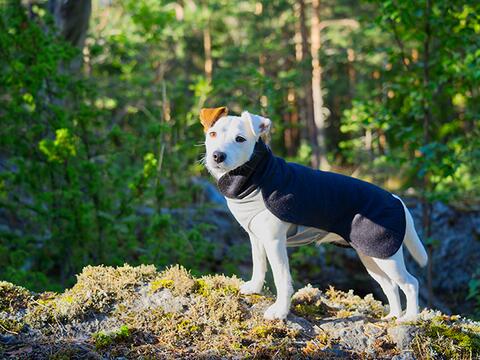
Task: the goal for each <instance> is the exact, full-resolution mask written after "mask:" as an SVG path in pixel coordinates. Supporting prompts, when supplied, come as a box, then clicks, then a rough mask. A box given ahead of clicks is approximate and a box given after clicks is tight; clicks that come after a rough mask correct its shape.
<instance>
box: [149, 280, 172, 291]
mask: <svg viewBox="0 0 480 360" xmlns="http://www.w3.org/2000/svg"><path fill="white" fill-rule="evenodd" d="M174 284H175V283H174V282H173V280H170V279H158V280H154V281H152V282H151V283H150V292H152V293H154V292H155V291H157V290H159V289H172V288H173V286H174Z"/></svg>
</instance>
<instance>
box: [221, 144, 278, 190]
mask: <svg viewBox="0 0 480 360" xmlns="http://www.w3.org/2000/svg"><path fill="white" fill-rule="evenodd" d="M272 158H273V154H272V151H271V150H270V148H269V147H268V146H267V145H266V144H265V143H264V142H263V140H262V139H259V140H258V141H257V143H256V144H255V148H254V149H253V154H252V156H251V157H250V160H248V161H247V162H246V163H245V164H243V165H241V166H239V167H237V168H235V169H233V170H231V171H229V172H228V173H226V174H224V175H222V176H221V177H220V178H219V179H218V181H217V185H218V188H219V190H220V192H221V193H222V194H223V195H224V196H226V197H228V198H231V199H243V198H244V197H246V196H247V195H249V194H250V193H252V192H253V191H254V190H255V189H257V188H258V187H259V186H260V181H261V180H262V178H263V174H264V172H265V171H266V168H267V165H268V162H269V161H270V160H271V159H272Z"/></svg>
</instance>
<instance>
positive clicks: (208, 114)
mask: <svg viewBox="0 0 480 360" xmlns="http://www.w3.org/2000/svg"><path fill="white" fill-rule="evenodd" d="M227 115H228V108H227V107H226V106H222V107H218V108H203V109H202V110H200V122H201V123H202V125H203V131H205V132H207V130H208V129H210V128H211V127H212V126H213V124H215V122H216V121H217V120H218V119H220V118H221V117H222V116H227Z"/></svg>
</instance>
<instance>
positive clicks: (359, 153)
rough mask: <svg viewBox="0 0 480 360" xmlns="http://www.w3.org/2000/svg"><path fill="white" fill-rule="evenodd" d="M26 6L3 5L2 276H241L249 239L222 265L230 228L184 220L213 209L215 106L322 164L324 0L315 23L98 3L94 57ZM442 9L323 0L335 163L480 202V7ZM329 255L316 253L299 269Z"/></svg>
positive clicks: (52, 279)
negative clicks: (210, 159)
mask: <svg viewBox="0 0 480 360" xmlns="http://www.w3.org/2000/svg"><path fill="white" fill-rule="evenodd" d="M22 3H25V2H21V1H20V0H12V1H8V2H3V3H2V5H1V6H0V118H1V123H0V153H1V157H0V218H1V226H0V265H1V266H0V278H2V279H7V280H9V281H13V282H15V283H18V284H21V285H24V286H27V287H28V288H31V289H33V290H37V289H45V288H49V289H51V290H60V289H61V288H63V287H66V286H69V285H71V284H72V282H73V275H74V274H75V273H77V272H78V271H79V270H80V269H81V268H82V267H83V266H85V265H87V264H107V265H119V264H123V263H124V262H129V263H132V264H139V263H154V264H155V265H157V266H159V267H164V266H167V265H169V264H172V263H181V264H183V265H185V266H187V267H188V268H189V269H192V273H194V274H201V273H206V272H209V271H213V270H215V271H219V270H221V271H224V272H226V273H234V272H237V271H238V264H239V263H240V262H241V261H245V259H246V258H248V253H246V252H245V246H244V245H243V244H239V245H238V244H237V245H234V247H232V248H231V249H230V252H229V253H228V254H227V255H226V256H225V258H224V259H222V260H218V259H217V258H215V257H214V253H215V252H214V250H215V244H214V243H212V242H207V241H205V239H204V235H205V234H206V233H207V232H210V233H212V232H213V231H214V230H215V229H212V227H211V226H209V225H207V224H198V223H197V224H194V225H192V226H190V227H189V228H188V229H186V228H184V226H183V224H185V221H184V220H185V219H186V218H188V219H189V218H190V213H189V212H188V211H187V212H183V211H181V210H179V209H183V210H184V209H188V210H191V208H192V204H194V203H195V206H197V205H198V203H197V201H196V199H197V198H198V196H196V195H197V191H198V189H197V188H196V187H194V186H192V182H191V177H192V176H199V175H206V173H205V170H204V169H203V166H202V165H201V164H200V163H199V162H198V159H199V158H200V153H201V152H202V149H201V148H199V147H197V146H196V145H198V143H199V142H200V141H202V137H203V133H202V130H201V126H200V124H199V122H198V112H199V110H200V108H201V107H203V106H219V105H226V106H228V107H229V108H230V111H231V112H232V113H239V112H240V111H242V110H244V109H248V110H249V111H252V112H257V113H261V114H264V115H268V116H269V117H270V118H271V119H272V120H273V122H274V127H273V129H274V130H273V134H272V147H274V149H275V152H276V153H278V154H280V155H288V157H289V158H291V159H293V160H295V161H298V162H301V163H304V164H308V163H309V162H310V158H311V153H312V148H313V144H312V143H311V139H312V137H311V135H312V134H310V129H309V126H308V124H307V122H306V120H305V119H306V116H305V112H307V113H308V111H307V110H308V109H306V107H307V104H306V103H305V102H304V101H303V100H305V99H307V98H308V96H309V91H310V90H311V89H309V84H311V68H310V66H311V58H310V53H309V51H310V49H309V48H308V45H309V44H308V41H307V43H306V44H304V45H306V46H307V47H306V48H304V49H303V52H302V51H301V50H302V49H301V46H300V45H301V36H300V33H301V32H302V31H305V32H307V33H308V32H309V25H310V20H309V19H310V17H311V5H310V3H309V2H308V1H307V2H305V4H306V11H305V14H304V15H305V19H304V21H303V23H301V19H300V17H299V14H298V6H299V4H300V3H299V2H297V1H292V0H281V1H249V0H246V1H240V2H226V1H223V0H222V1H221V0H214V1H208V2H187V3H183V2H172V1H166V0H161V1H156V0H126V1H110V2H95V1H94V2H92V3H93V11H92V17H91V19H90V20H91V21H90V30H89V33H88V35H87V39H86V42H85V47H84V49H82V51H80V50H79V49H77V48H72V47H71V46H70V45H69V44H67V43H65V41H63V40H62V37H61V36H60V35H59V34H58V31H56V29H55V28H54V21H53V19H52V17H51V16H50V13H49V11H48V10H47V7H46V2H45V1H41V2H39V4H37V5H34V6H32V7H31V9H27V8H26V7H24V5H22ZM426 4H427V3H426V1H420V2H396V1H369V2H367V3H364V2H361V3H355V4H353V3H352V2H351V1H344V0H337V1H334V2H330V3H324V4H322V9H321V14H320V15H321V16H320V17H321V20H322V21H325V22H324V23H323V25H325V26H324V27H323V28H322V33H321V39H322V46H321V54H320V60H321V66H322V81H323V82H322V87H323V90H324V91H323V94H324V102H325V104H324V105H325V109H324V111H325V113H326V114H328V117H327V126H326V128H325V131H326V135H327V150H328V157H329V159H330V161H331V162H332V164H334V165H348V166H351V167H354V168H358V167H360V170H362V173H361V174H362V175H365V176H367V177H368V178H372V179H374V180H375V181H376V182H382V181H385V182H386V183H387V182H388V181H390V180H392V179H393V180H396V181H397V184H398V186H397V187H400V188H403V189H407V188H413V189H414V190H415V191H416V192H417V193H418V194H420V195H422V196H423V197H424V198H426V199H427V200H429V201H432V200H437V199H440V200H452V199H455V200H464V199H466V200H467V201H469V202H470V201H474V200H475V199H477V200H478V198H479V192H478V189H480V177H479V174H480V168H479V166H480V165H479V164H480V162H479V161H478V159H479V157H480V150H479V149H480V143H479V141H480V140H479V139H480V136H479V128H480V127H479V126H478V114H479V113H480V109H479V104H480V102H479V101H478V100H479V99H478V97H479V92H478V80H479V79H480V72H479V70H478V69H479V68H480V67H479V65H480V64H479V60H478V59H479V58H480V56H479V55H480V53H479V50H478V48H479V38H480V37H479V36H478V35H479V31H480V24H479V20H478V16H477V14H478V13H479V8H478V5H476V4H473V3H472V2H470V1H459V2H449V1H436V2H432V7H431V10H430V13H429V14H428V16H427V15H426V13H425V11H426V10H425V9H426ZM372 14H375V16H376V19H375V18H374V17H375V16H372ZM338 19H344V20H346V21H343V20H342V21H336V20H338ZM331 20H335V21H331ZM427 22H428V24H427ZM302 25H303V26H304V29H303V30H302ZM427 25H428V26H429V29H428V30H427ZM208 35H209V36H210V40H211V48H210V49H209V50H210V53H211V61H212V69H213V70H212V73H211V74H208V73H207V71H206V68H207V66H206V56H207V55H206V53H207V49H206V41H207V38H208ZM428 36H430V39H429V41H428V44H429V59H428V64H427V66H425V64H426V63H427V61H425V59H424V56H425V42H426V40H428V39H427V37H428ZM307 40H308V39H307ZM300 53H301V56H300ZM81 58H83V60H84V61H83V63H82V65H81V67H80V68H75V67H74V66H73V65H74V64H75V63H80V62H81V61H80V60H82V59H81ZM426 69H427V70H428V79H427V78H426V76H425V71H426ZM427 110H428V114H429V117H430V121H429V123H428V124H427V125H425V116H426V115H425V114H426V111H427ZM293 119H297V120H298V121H297V122H295V121H294V120H293ZM425 128H427V129H428V132H429V136H428V137H425V133H424V130H425ZM293 130H295V131H297V132H298V136H297V138H296V139H294V140H292V141H291V143H288V142H287V139H288V136H287V135H288V133H289V131H290V132H291V131H293ZM426 178H428V185H425V179H426ZM389 184H390V183H389ZM177 210H178V212H177ZM179 224H182V225H179ZM327 255H328V252H327ZM316 256H318V254H317V252H316V251H315V249H314V248H302V249H301V250H298V251H297V252H295V253H294V255H293V258H292V265H294V266H293V268H294V269H295V266H297V267H298V268H301V267H302V265H303V264H305V263H306V261H308V262H309V263H310V261H309V260H310V259H314V258H315V257H316ZM310 266H311V265H310ZM310 269H311V268H310ZM313 270H315V271H321V269H313ZM296 271H297V270H296Z"/></svg>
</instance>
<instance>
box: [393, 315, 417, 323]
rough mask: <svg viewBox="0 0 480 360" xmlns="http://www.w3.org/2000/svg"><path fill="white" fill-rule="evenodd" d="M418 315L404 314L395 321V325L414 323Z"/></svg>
mask: <svg viewBox="0 0 480 360" xmlns="http://www.w3.org/2000/svg"><path fill="white" fill-rule="evenodd" d="M418 315H419V314H405V315H403V316H401V317H399V318H398V319H397V323H398V324H402V323H406V322H415V321H417V320H418Z"/></svg>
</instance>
